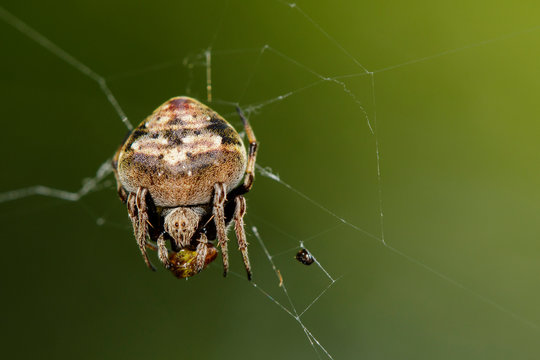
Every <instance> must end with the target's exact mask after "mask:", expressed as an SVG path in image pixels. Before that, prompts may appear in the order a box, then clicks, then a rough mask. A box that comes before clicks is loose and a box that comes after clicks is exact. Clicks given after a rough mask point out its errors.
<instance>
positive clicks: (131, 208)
mask: <svg viewBox="0 0 540 360" xmlns="http://www.w3.org/2000/svg"><path fill="white" fill-rule="evenodd" d="M148 196H149V194H148V189H146V188H143V187H140V188H138V189H137V194H136V195H134V194H133V193H130V194H129V196H128V214H129V217H130V218H131V222H132V223H133V232H134V233H135V239H136V240H137V245H139V249H140V250H141V253H142V256H143V258H144V262H145V263H146V266H148V267H149V268H150V269H151V270H153V271H155V270H156V268H155V267H154V265H152V263H151V262H150V260H149V259H148V254H147V253H146V244H147V243H146V237H147V236H148V223H149V221H148V204H147V197H148Z"/></svg>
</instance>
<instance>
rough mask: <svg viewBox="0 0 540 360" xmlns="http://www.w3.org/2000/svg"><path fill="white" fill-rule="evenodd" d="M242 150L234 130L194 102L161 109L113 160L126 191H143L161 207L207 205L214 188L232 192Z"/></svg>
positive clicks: (178, 100) (243, 166)
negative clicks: (218, 186)
mask: <svg viewBox="0 0 540 360" xmlns="http://www.w3.org/2000/svg"><path fill="white" fill-rule="evenodd" d="M245 169H246V150H245V148H244V145H243V143H242V140H241V138H240V136H239V135H238V133H237V132H236V131H235V130H234V128H233V127H232V126H231V125H230V124H229V123H227V121H225V120H224V119H223V118H222V117H221V116H219V115H218V114H217V113H215V112H214V111H212V110H210V109H209V108H208V107H206V106H205V105H203V104H201V103H200V102H198V101H197V100H194V99H191V98H186V97H179V98H173V99H171V100H169V101H167V102H166V103H165V104H163V105H161V106H160V107H159V108H158V109H157V110H156V111H155V112H154V113H153V114H152V115H151V116H149V117H148V118H147V119H146V120H145V121H143V122H142V123H141V124H140V125H139V126H138V127H137V128H136V129H135V130H134V131H133V132H132V134H131V135H130V136H129V138H128V139H127V141H126V142H125V144H124V145H123V146H122V149H121V150H120V154H119V156H118V176H119V180H120V182H121V183H122V186H123V187H124V188H125V189H126V190H127V191H128V192H136V191H137V188H138V187H145V188H147V189H148V190H149V192H150V195H151V196H152V198H153V200H154V202H155V204H156V205H157V206H163V207H173V206H180V205H198V204H205V203H208V202H210V200H211V198H212V195H213V192H214V184H216V183H219V182H220V183H225V184H226V185H227V188H228V189H232V188H234V187H236V186H237V185H238V184H239V183H240V182H241V181H242V178H243V176H244V172H245Z"/></svg>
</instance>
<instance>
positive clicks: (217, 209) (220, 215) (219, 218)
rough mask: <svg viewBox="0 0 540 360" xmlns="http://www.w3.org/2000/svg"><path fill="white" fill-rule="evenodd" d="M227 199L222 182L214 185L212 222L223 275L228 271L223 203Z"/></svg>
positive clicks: (225, 187)
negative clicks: (215, 232) (214, 227)
mask: <svg viewBox="0 0 540 360" xmlns="http://www.w3.org/2000/svg"><path fill="white" fill-rule="evenodd" d="M226 200H227V186H226V185H225V184H223V183H217V184H215V185H214V210H213V213H214V223H215V224H216V230H217V238H218V243H219V246H220V247H221V256H222V258H223V276H227V272H228V271H229V252H228V249H227V242H228V241H229V239H227V227H226V225H225V210H224V208H223V205H224V204H225V201H226Z"/></svg>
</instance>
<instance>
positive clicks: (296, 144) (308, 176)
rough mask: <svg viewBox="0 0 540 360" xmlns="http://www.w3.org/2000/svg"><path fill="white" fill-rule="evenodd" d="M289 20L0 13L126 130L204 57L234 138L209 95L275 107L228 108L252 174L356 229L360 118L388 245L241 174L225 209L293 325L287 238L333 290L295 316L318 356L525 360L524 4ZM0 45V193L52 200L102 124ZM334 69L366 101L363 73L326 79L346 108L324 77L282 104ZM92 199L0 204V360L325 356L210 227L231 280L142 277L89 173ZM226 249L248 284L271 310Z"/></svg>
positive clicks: (536, 297)
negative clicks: (242, 223)
mask: <svg viewBox="0 0 540 360" xmlns="http://www.w3.org/2000/svg"><path fill="white" fill-rule="evenodd" d="M298 6H299V9H300V10H298V8H292V7H289V6H287V5H286V4H285V3H281V2H279V1H270V0H266V1H262V0H258V1H251V2H247V1H239V0H232V1H230V2H225V1H197V2H193V1H189V2H188V1H163V0H155V1H151V2H133V1H124V0H121V1H113V2H105V1H61V0H53V1H47V2H43V1H30V0H27V1H24V2H23V1H15V0H10V1H8V0H4V1H2V7H4V8H5V9H6V10H8V11H10V12H11V13H12V14H14V15H16V16H17V17H19V18H20V19H22V20H23V21H25V22H26V23H27V24H29V25H30V26H32V27H33V28H35V29H36V30H38V31H39V32H40V33H41V34H43V35H44V36H46V37H48V38H49V39H51V40H52V41H53V42H55V43H56V44H58V45H59V46H60V47H61V48H63V49H65V50H66V51H67V52H69V53H70V54H72V55H73V56H75V57H76V58H77V59H79V60H80V61H82V62H83V63H84V64H86V65H88V66H89V67H90V68H92V69H93V70H94V71H96V72H97V73H98V74H100V75H102V76H104V77H105V78H106V79H107V80H108V84H109V86H110V88H111V90H112V92H113V93H114V94H115V96H116V97H117V99H118V101H119V103H120V105H121V106H122V107H123V109H124V110H125V112H126V114H127V116H128V117H129V118H130V120H131V122H132V123H133V124H136V123H138V122H139V121H141V120H142V119H143V118H144V117H145V116H147V115H148V114H149V113H150V112H151V111H153V109H154V108H156V107H157V106H158V105H159V104H161V103H162V102H163V101H165V100H167V99H168V98H170V97H172V96H176V95H190V96H193V97H196V98H198V99H201V100H205V98H206V90H205V87H206V83H205V81H206V77H205V71H206V69H205V66H204V57H203V56H202V54H203V53H204V50H205V49H207V48H209V47H211V48H212V53H213V56H212V80H213V96H214V102H213V103H212V104H211V106H212V107H213V108H214V109H215V110H217V111H218V112H220V113H221V114H223V115H226V116H227V117H228V118H229V120H230V122H231V123H232V124H233V125H235V126H236V127H237V128H240V125H241V123H240V121H239V119H238V118H237V116H235V115H234V107H233V106H232V105H231V103H234V102H239V103H240V104H241V105H242V106H243V107H244V108H249V106H252V105H255V104H260V103H265V102H269V101H270V100H272V99H276V98H277V97H278V96H280V95H283V96H285V95H288V94H289V93H290V92H292V94H290V96H286V98H284V99H282V100H279V99H276V101H275V102H271V103H268V104H267V105H265V106H263V107H261V108H259V109H258V111H257V112H253V113H251V116H250V119H251V122H252V125H253V128H254V130H255V132H256V135H257V138H258V140H260V143H261V147H260V153H259V164H261V165H262V166H269V167H271V168H272V169H273V171H274V172H276V173H279V174H280V176H281V178H282V179H283V180H284V181H285V182H287V183H288V184H290V185H291V186H292V187H293V188H294V189H296V190H298V191H300V192H302V193H304V194H306V195H307V196H308V197H309V198H310V199H312V200H314V201H316V202H317V203H320V204H322V205H323V206H324V207H325V208H327V209H329V210H331V211H332V212H333V213H335V214H336V215H337V216H339V217H341V218H343V219H345V220H347V221H348V222H350V223H352V224H354V225H355V226H357V227H359V228H361V229H363V230H365V231H367V232H369V233H372V234H374V235H375V236H377V237H378V236H380V234H381V226H380V217H379V198H378V179H377V170H376V169H377V167H376V151H375V140H376V138H375V137H374V136H373V135H372V134H370V132H369V128H368V126H367V124H366V119H365V115H364V113H363V111H365V112H366V113H367V115H368V117H369V119H370V121H371V123H372V124H374V123H375V117H376V119H377V125H378V131H377V133H378V135H377V139H378V142H379V145H380V147H379V150H380V156H381V172H382V177H381V184H382V202H383V210H384V235H385V239H386V241H387V243H388V244H389V245H390V246H392V247H393V248H395V249H397V251H392V249H391V248H388V247H385V246H383V245H382V244H381V243H380V242H378V241H377V240H374V239H372V238H370V237H368V236H366V235H365V234H364V233H362V232H361V231H357V230H355V229H353V228H351V227H350V226H347V225H344V224H343V223H341V222H340V221H339V219H338V218H336V217H333V216H331V215H330V214H328V213H326V212H324V211H322V210H321V209H320V208H319V207H317V206H315V205H314V204H313V203H311V202H309V201H306V200H305V199H304V198H302V197H301V196H298V194H296V193H295V192H294V191H293V190H290V189H288V188H286V187H285V186H283V185H281V184H279V183H277V182H275V181H273V180H271V179H269V178H265V177H263V176H260V174H259V175H258V177H257V179H256V182H255V187H254V189H253V191H252V193H250V194H249V195H248V217H247V223H248V224H247V226H248V227H249V228H251V227H252V226H256V227H257V228H258V230H259V233H260V234H261V237H262V238H263V240H264V242H265V244H266V246H267V247H268V250H269V251H270V253H271V254H273V255H275V256H274V258H273V259H274V261H275V263H276V266H277V268H279V270H280V272H281V274H282V275H283V279H284V281H285V285H286V286H287V290H288V291H289V295H290V297H291V299H292V302H293V304H294V306H295V307H296V308H297V310H298V312H301V311H302V310H303V309H305V308H306V307H307V306H308V305H309V304H310V303H312V302H313V301H314V300H315V298H316V297H317V296H318V295H319V294H320V293H321V292H322V291H323V290H324V289H325V288H326V287H327V286H328V285H330V284H331V282H330V281H329V279H328V278H327V277H326V276H325V274H324V273H323V272H322V271H321V269H319V268H317V267H316V266H315V265H314V266H311V267H306V266H303V265H301V264H299V263H297V262H296V261H295V260H294V259H293V257H294V254H295V252H296V251H297V250H295V249H294V248H295V247H296V246H298V245H299V241H302V240H305V241H306V243H305V245H306V247H307V248H308V249H309V250H310V251H312V252H313V254H314V255H315V256H316V257H317V259H318V260H319V261H320V263H321V264H322V266H324V268H325V269H326V270H327V271H328V272H329V273H330V274H331V276H333V277H334V278H339V277H340V279H339V280H338V281H337V282H335V283H334V284H333V285H332V286H331V287H330V288H329V289H328V291H327V292H326V293H324V294H323V295H322V296H321V297H320V298H318V300H317V301H315V302H314V304H313V305H312V306H311V307H310V308H309V310H308V311H307V312H306V313H304V314H303V316H302V318H301V319H302V321H303V323H304V324H305V326H306V327H307V328H308V329H309V330H310V331H311V332H312V333H313V335H314V336H315V337H316V338H317V339H318V341H320V343H321V345H322V346H324V348H325V349H326V350H327V351H328V353H329V354H330V355H331V356H332V357H333V358H334V359H355V358H369V359H488V358H489V359H535V358H538V357H539V356H540V341H539V337H540V329H539V327H540V310H539V309H538V304H539V303H540V284H539V282H538V279H539V276H538V273H540V261H539V260H540V255H539V252H540V244H539V241H538V240H539V228H540V221H539V214H540V171H539V170H538V164H539V154H540V142H539V133H540V108H539V102H538V98H539V96H538V95H539V93H540V72H539V70H538V69H539V67H538V58H539V56H540V45H539V44H540V23H539V20H538V19H540V17H539V10H540V6H539V5H538V2H534V1H520V2H503V1H495V2H494V1H489V2H487V1H475V2H465V1H458V2H442V1H438V2H433V1H407V2H401V1H393V2H388V1H385V2H363V1H353V0H349V1H340V2H337V3H336V2H333V3H330V2H326V1H300V2H298ZM303 14H307V15H308V16H309V17H310V18H311V19H312V20H313V22H314V24H315V25H314V24H313V23H312V22H310V20H309V18H307V17H305V16H304V15H303ZM318 27H320V28H321V29H324V31H325V32H327V33H328V34H330V36H332V37H333V38H334V39H336V41H337V42H339V44H341V46H342V47H343V49H346V52H348V53H349V54H350V56H348V55H347V53H346V52H345V51H342V50H341V49H340V47H339V46H336V44H335V43H333V42H332V41H331V40H330V39H328V38H327V37H326V36H325V34H324V33H323V32H321V31H320V30H319V29H318ZM0 34H1V38H2V57H1V60H0V61H1V66H0V68H1V69H2V70H1V71H2V81H1V85H0V91H1V97H2V114H3V115H2V116H3V128H4V132H3V133H4V136H3V137H2V141H1V142H0V151H1V153H2V154H4V155H3V157H2V169H3V171H2V174H3V176H2V177H1V179H0V182H1V183H0V184H1V185H0V192H4V191H8V190H12V189H18V188H24V187H27V186H31V185H35V184H41V185H47V186H52V187H54V188H59V189H64V190H69V191H76V190H77V189H79V188H80V186H81V182H82V181H83V179H84V178H87V177H91V176H93V175H94V174H95V171H96V170H97V168H98V167H99V166H100V164H102V163H103V162H104V161H105V160H106V159H107V158H108V157H110V156H111V155H112V154H113V153H114V151H115V150H116V148H117V147H118V146H119V144H120V143H121V141H122V139H123V138H124V136H125V134H126V128H125V126H124V125H123V124H122V123H121V121H120V119H119V117H118V116H117V114H116V113H115V111H114V109H113V108H112V106H111V105H110V104H109V103H108V102H107V99H106V97H105V96H104V94H103V93H102V92H101V91H100V89H99V87H98V85H97V83H95V82H94V81H92V80H91V79H89V78H87V77H86V76H85V75H83V74H81V72H79V71H77V70H76V69H74V68H73V67H71V66H70V65H68V64H67V63H65V62H63V61H62V60H60V59H58V57H56V56H55V55H53V54H51V53H50V52H49V51H47V50H45V49H44V48H43V47H41V46H39V45H38V44H37V43H36V42H34V41H32V40H30V39H29V38H28V37H26V36H24V35H23V34H21V33H20V32H18V31H17V30H16V29H14V28H13V27H12V26H10V25H8V24H7V23H5V22H3V21H2V22H0ZM264 45H268V46H269V47H270V48H268V49H266V50H265V51H263V52H261V49H262V48H263V46H264ZM454 50H455V51H454ZM435 54H440V55H441V56H436V57H430V56H431V55H435ZM425 57H430V58H429V59H424V58H425ZM353 59H356V60H357V61H358V62H359V63H361V64H362V65H363V66H365V67H366V68H367V69H368V70H369V71H373V72H375V74H374V80H375V81H374V84H375V86H374V90H375V103H376V105H375V106H374V102H373V96H372V95H373V87H372V83H371V77H370V76H349V77H343V78H340V80H341V81H343V82H344V84H345V85H346V87H347V89H348V90H349V91H350V93H351V94H353V95H352V96H351V95H350V94H348V93H347V92H346V91H344V88H343V86H342V85H341V84H338V83H335V82H332V81H322V82H321V83H318V84H315V85H313V86H311V87H308V88H305V89H303V88H304V87H306V86H308V85H312V84H313V83H314V82H317V81H318V80H320V77H318V76H322V77H333V76H341V75H353V74H360V73H362V69H361V68H360V67H359V66H358V65H357V64H356V63H355V61H353ZM399 64H404V65H403V66H398V67H395V68H391V69H388V70H382V71H379V70H381V69H386V68H388V67H393V66H394V65H399ZM301 89H303V90H301ZM359 104H362V105H363V109H364V110H362V108H360V106H359ZM96 190H98V191H95V192H93V193H91V194H89V195H88V196H86V197H84V198H83V199H82V200H80V201H77V202H66V201H62V200H59V199H53V198H46V197H29V198H25V199H19V200H16V201H11V202H4V203H1V204H0V223H1V229H2V230H1V233H2V240H3V241H4V244H5V245H4V252H5V254H4V256H3V261H2V262H1V265H0V267H1V268H0V270H1V274H2V309H3V315H2V336H1V340H0V341H1V343H2V354H3V355H4V356H5V357H6V358H25V359H28V358H44V359H45V358H47V359H72V358H79V359H123V358H131V359H148V358H156V359H161V358H171V359H312V358H317V357H318V356H320V357H321V358H323V359H324V358H327V356H326V355H325V354H324V353H323V352H322V351H321V350H320V349H319V348H318V347H316V346H315V347H316V348H317V350H314V349H313V348H312V346H311V345H310V343H309V341H308V338H307V337H306V335H305V333H304V331H303V329H302V327H301V326H300V325H299V323H298V322H296V320H295V319H294V318H293V317H291V316H290V315H288V314H287V313H286V312H285V311H283V310H282V309H281V308H280V307H279V306H278V305H276V304H275V303H274V302H272V301H271V299H270V298H269V297H267V296H266V295H264V294H263V293H262V292H261V291H259V289H257V288H255V287H253V286H251V285H250V284H249V283H248V282H247V281H246V280H245V278H244V272H243V268H242V262H241V258H240V256H239V254H238V252H237V251H236V250H235V249H236V247H235V245H234V236H233V235H232V234H231V238H232V239H231V240H232V241H231V245H230V248H232V249H233V250H231V252H232V257H231V263H232V269H233V271H234V272H235V273H237V274H239V275H240V276H235V275H234V274H232V275H231V276H229V277H228V278H226V279H223V277H222V276H221V264H220V261H219V260H218V261H216V263H215V264H213V266H211V267H210V268H209V269H207V270H206V271H204V272H203V273H201V274H199V275H197V276H196V277H195V278H193V279H190V280H189V281H179V280H177V279H175V278H174V277H173V276H172V275H171V274H169V273H167V272H166V271H165V270H163V269H160V271H158V272H157V273H152V272H150V271H148V270H147V269H146V268H145V266H144V264H143V261H142V259H141V256H140V254H139V250H138V248H137V246H136V244H135V241H134V239H133V235H132V232H131V229H130V223H129V220H128V217H127V213H126V210H125V207H124V206H123V205H122V204H121V203H120V202H119V201H118V199H117V197H116V194H115V190H114V184H113V179H112V177H108V178H107V179H106V180H105V181H104V182H103V183H102V185H101V186H100V187H99V188H98V189H96ZM248 236H249V239H248V240H249V241H250V243H251V246H250V257H251V261H252V264H253V267H254V273H255V274H254V281H255V283H256V284H257V285H258V286H259V288H260V289H262V290H264V291H265V292H267V293H268V294H269V295H270V296H272V297H273V298H274V299H275V300H276V301H278V302H279V303H280V304H282V305H283V306H285V307H287V308H290V304H289V301H288V300H287V298H286V297H285V296H284V294H283V291H282V289H281V288H280V287H279V286H278V280H277V279H276V277H275V274H274V273H273V270H272V267H271V264H270V263H269V261H268V259H267V258H266V256H265V255H264V252H263V249H262V247H261V245H260V244H259V243H258V241H257V240H256V238H255V237H254V236H253V234H252V232H251V231H249V234H248ZM400 253H402V254H405V255H400ZM410 259H412V261H411V260H410ZM154 263H158V261H157V259H156V258H155V257H154ZM422 264H423V265H422ZM429 269H431V270H433V271H431V270H429ZM317 351H318V353H317Z"/></svg>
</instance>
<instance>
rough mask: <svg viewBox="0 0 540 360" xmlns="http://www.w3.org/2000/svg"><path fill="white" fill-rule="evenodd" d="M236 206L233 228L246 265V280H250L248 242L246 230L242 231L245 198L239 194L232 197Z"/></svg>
mask: <svg viewBox="0 0 540 360" xmlns="http://www.w3.org/2000/svg"><path fill="white" fill-rule="evenodd" d="M234 201H235V203H236V208H235V211H234V230H235V232H236V238H237V239H238V249H240V252H241V253H242V258H243V259H244V266H245V267H246V272H247V277H248V280H251V265H250V263H249V256H248V249H247V246H248V243H247V241H246V232H245V231H244V215H245V214H246V199H245V198H244V197H243V196H241V195H239V196H237V197H236V198H235V199H234Z"/></svg>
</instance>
